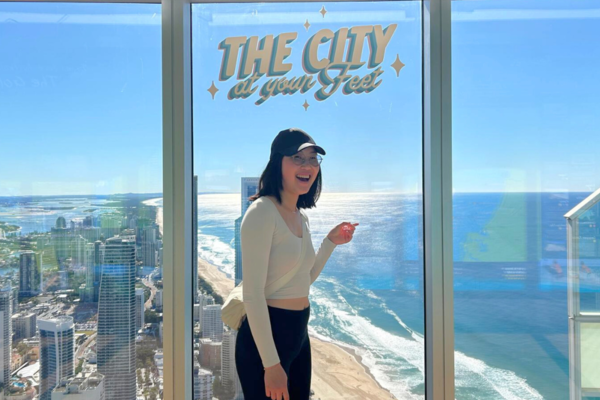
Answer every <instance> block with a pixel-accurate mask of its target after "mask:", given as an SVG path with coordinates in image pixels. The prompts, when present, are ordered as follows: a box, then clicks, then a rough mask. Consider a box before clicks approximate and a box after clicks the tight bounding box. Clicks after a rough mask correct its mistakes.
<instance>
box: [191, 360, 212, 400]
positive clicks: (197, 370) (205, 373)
mask: <svg viewBox="0 0 600 400" xmlns="http://www.w3.org/2000/svg"><path fill="white" fill-rule="evenodd" d="M212 384H213V374H212V372H210V371H209V370H206V369H204V368H201V367H200V366H199V365H198V364H195V365H194V400H212V398H213V391H212V386H213V385H212Z"/></svg>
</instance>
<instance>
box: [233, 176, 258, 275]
mask: <svg viewBox="0 0 600 400" xmlns="http://www.w3.org/2000/svg"><path fill="white" fill-rule="evenodd" d="M259 182H260V178H257V177H247V178H242V188H241V198H240V203H241V206H242V209H241V211H242V214H241V216H240V217H239V218H238V219H236V220H235V238H234V246H235V264H234V271H235V277H234V278H235V285H236V286H237V285H239V284H240V282H241V281H242V280H243V279H244V277H243V274H242V240H241V226H242V219H243V218H244V215H245V214H246V210H247V209H248V207H250V204H251V203H252V202H251V201H250V200H248V198H249V197H250V196H253V195H255V194H256V193H258V190H259V188H258V185H259Z"/></svg>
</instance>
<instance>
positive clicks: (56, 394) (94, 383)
mask: <svg viewBox="0 0 600 400" xmlns="http://www.w3.org/2000/svg"><path fill="white" fill-rule="evenodd" d="M104 398H105V397H104V376H102V374H99V373H98V372H92V373H90V374H89V375H81V376H79V375H78V376H76V377H74V378H70V379H68V380H66V381H63V382H62V383H61V384H60V385H58V386H57V387H56V388H54V390H53V391H52V400H104Z"/></svg>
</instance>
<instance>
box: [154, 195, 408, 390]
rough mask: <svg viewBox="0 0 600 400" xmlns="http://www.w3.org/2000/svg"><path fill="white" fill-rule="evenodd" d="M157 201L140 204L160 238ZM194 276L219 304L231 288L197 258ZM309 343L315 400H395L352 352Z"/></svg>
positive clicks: (321, 342)
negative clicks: (150, 212)
mask: <svg viewBox="0 0 600 400" xmlns="http://www.w3.org/2000/svg"><path fill="white" fill-rule="evenodd" d="M158 200H159V199H151V200H146V201H145V202H144V204H146V205H148V206H154V207H156V208H157V213H156V223H157V224H158V225H159V230H160V232H161V234H162V232H163V226H162V225H163V224H162V223H163V209H162V207H161V206H159V205H158V204H157V201H158ZM198 276H199V277H202V279H203V280H204V281H206V282H207V283H208V284H209V285H210V286H211V287H212V288H213V291H214V292H215V293H216V294H218V295H219V296H221V297H222V298H223V300H225V299H226V298H227V296H228V295H229V293H230V292H231V290H233V288H234V280H233V279H230V278H228V277H227V275H226V274H225V273H224V272H222V271H221V270H220V269H219V268H218V267H217V266H216V265H213V264H211V263H209V262H208V261H206V260H203V259H202V258H200V257H198ZM310 339H311V350H312V353H313V355H314V356H313V358H312V381H311V388H312V389H313V390H314V393H315V394H314V398H315V399H319V398H320V399H322V400H325V399H327V400H334V399H340V400H341V399H344V400H346V399H354V400H381V399H396V397H395V396H394V395H393V394H392V393H391V392H390V391H389V390H387V389H385V388H384V387H383V386H381V384H380V383H379V382H378V381H377V380H376V379H375V377H374V375H373V374H372V373H371V370H370V369H369V367H368V366H366V365H365V364H363V363H362V357H361V356H360V355H358V354H357V352H356V351H355V350H354V349H353V348H351V347H348V346H344V345H341V344H338V343H333V342H328V341H324V340H321V339H319V338H317V337H315V336H313V335H312V334H311V335H310ZM349 378H351V379H349Z"/></svg>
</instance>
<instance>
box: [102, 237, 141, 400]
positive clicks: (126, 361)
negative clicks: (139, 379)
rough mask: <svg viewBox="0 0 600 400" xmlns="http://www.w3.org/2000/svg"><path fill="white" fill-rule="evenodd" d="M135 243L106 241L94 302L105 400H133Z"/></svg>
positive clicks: (116, 240) (134, 380) (134, 385)
mask: <svg viewBox="0 0 600 400" xmlns="http://www.w3.org/2000/svg"><path fill="white" fill-rule="evenodd" d="M135 334H136V329H135V241H130V240H123V239H122V238H120V237H114V238H110V239H108V240H107V241H106V248H105V253H104V264H103V265H102V278H101V285H100V298H99V302H98V336H97V351H98V372H100V373H101V374H102V375H104V378H105V390H106V400H135V399H136V374H135V361H136V359H135Z"/></svg>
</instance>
